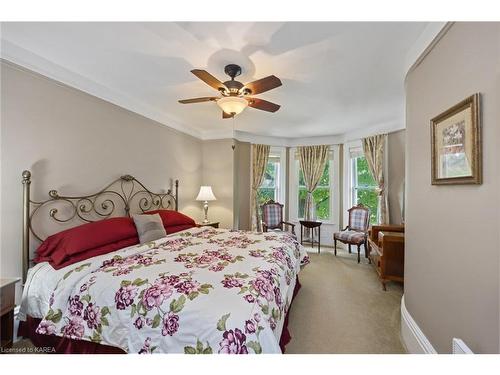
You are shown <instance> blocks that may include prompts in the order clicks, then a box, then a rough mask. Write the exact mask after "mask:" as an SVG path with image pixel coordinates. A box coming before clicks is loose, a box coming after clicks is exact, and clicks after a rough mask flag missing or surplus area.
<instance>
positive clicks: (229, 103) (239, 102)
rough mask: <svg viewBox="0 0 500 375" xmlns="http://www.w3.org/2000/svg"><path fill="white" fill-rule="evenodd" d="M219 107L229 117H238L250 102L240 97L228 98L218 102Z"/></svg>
mask: <svg viewBox="0 0 500 375" xmlns="http://www.w3.org/2000/svg"><path fill="white" fill-rule="evenodd" d="M217 105H218V106H219V107H221V108H222V110H223V111H224V112H226V113H227V114H228V115H237V114H238V113H241V112H242V111H243V110H244V109H245V108H246V107H247V106H248V102H247V100H246V99H243V98H240V97H238V96H226V97H224V98H220V99H219V100H217Z"/></svg>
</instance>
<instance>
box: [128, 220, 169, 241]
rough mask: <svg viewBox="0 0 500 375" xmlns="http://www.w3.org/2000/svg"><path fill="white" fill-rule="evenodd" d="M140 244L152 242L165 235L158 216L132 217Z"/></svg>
mask: <svg viewBox="0 0 500 375" xmlns="http://www.w3.org/2000/svg"><path fill="white" fill-rule="evenodd" d="M134 223H135V227H136V228H137V234H138V235H139V241H140V243H145V242H149V241H154V240H157V239H159V238H163V237H165V236H166V235H167V232H166V231H165V228H164V227H163V222H162V220H161V217H160V215H158V214H154V215H134Z"/></svg>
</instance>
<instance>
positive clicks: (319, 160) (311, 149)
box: [297, 145, 330, 236]
mask: <svg viewBox="0 0 500 375" xmlns="http://www.w3.org/2000/svg"><path fill="white" fill-rule="evenodd" d="M329 150H330V146H326V145H323V146H299V147H297V151H298V154H299V164H300V169H301V170H302V173H303V174H304V182H305V184H306V189H307V196H306V203H305V206H304V220H313V219H314V218H315V217H316V205H315V204H314V200H313V195H312V193H313V192H314V190H315V189H316V186H318V183H319V180H320V179H321V175H322V174H323V170H324V169H325V165H326V162H327V160H328V151H329ZM306 236H309V229H307V230H306Z"/></svg>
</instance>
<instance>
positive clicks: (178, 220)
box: [144, 210, 196, 233]
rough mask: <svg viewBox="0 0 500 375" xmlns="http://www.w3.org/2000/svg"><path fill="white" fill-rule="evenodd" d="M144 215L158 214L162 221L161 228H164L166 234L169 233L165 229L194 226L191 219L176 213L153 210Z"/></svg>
mask: <svg viewBox="0 0 500 375" xmlns="http://www.w3.org/2000/svg"><path fill="white" fill-rule="evenodd" d="M144 213H145V214H147V215H154V214H159V215H160V217H161V221H163V226H164V227H165V230H166V231H167V233H169V231H168V230H167V228H168V227H172V226H177V225H191V226H190V228H192V227H195V226H196V223H195V222H194V220H193V219H191V218H190V217H189V216H186V215H184V214H182V213H180V212H178V211H172V210H154V211H148V212H144ZM186 229H187V228H186Z"/></svg>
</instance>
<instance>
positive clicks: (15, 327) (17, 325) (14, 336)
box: [13, 306, 21, 342]
mask: <svg viewBox="0 0 500 375" xmlns="http://www.w3.org/2000/svg"><path fill="white" fill-rule="evenodd" d="M20 308H21V306H16V307H15V308H14V335H13V341H14V342H16V341H19V337H17V330H18V329H19V320H18V319H17V316H18V315H19V309H20Z"/></svg>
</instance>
